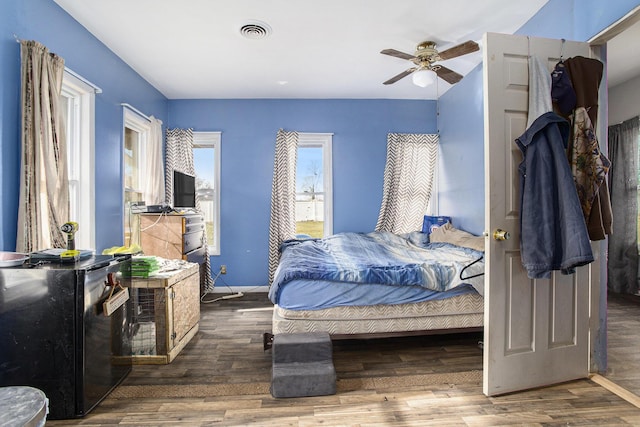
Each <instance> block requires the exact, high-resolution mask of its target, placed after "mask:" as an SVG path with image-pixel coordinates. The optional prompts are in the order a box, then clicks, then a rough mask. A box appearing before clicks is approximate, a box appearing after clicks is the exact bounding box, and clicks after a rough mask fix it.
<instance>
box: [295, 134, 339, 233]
mask: <svg viewBox="0 0 640 427" xmlns="http://www.w3.org/2000/svg"><path fill="white" fill-rule="evenodd" d="M332 140H333V135H332V134H318V133H299V134H298V161H297V164H296V234H301V235H307V236H311V237H325V236H329V235H331V234H333V203H332V201H333V191H332V165H331V142H332Z"/></svg>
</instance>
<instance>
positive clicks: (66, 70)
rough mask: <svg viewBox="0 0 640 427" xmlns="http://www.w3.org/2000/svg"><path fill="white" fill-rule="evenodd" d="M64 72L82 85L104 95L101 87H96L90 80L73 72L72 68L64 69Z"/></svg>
mask: <svg viewBox="0 0 640 427" xmlns="http://www.w3.org/2000/svg"><path fill="white" fill-rule="evenodd" d="M64 71H65V72H66V73H69V74H71V75H72V76H73V77H75V78H76V79H78V80H80V81H81V82H82V83H84V84H86V85H87V86H90V87H91V88H92V89H93V91H94V92H95V93H102V89H101V88H100V87H99V86H96V85H95V84H93V83H91V82H90V81H89V80H87V79H85V78H84V77H82V76H81V75H80V74H78V73H76V72H75V71H73V70H72V69H71V68H68V67H64Z"/></svg>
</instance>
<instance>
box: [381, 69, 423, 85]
mask: <svg viewBox="0 0 640 427" xmlns="http://www.w3.org/2000/svg"><path fill="white" fill-rule="evenodd" d="M417 69H418V67H411V68H409V69H408V70H404V71H403V72H401V73H400V74H398V75H397V76H393V77H391V78H390V79H389V80H387V81H386V82H384V83H383V84H384V85H390V84H393V83H395V82H397V81H398V80H400V79H402V78H404V77H407V76H408V75H409V74H411V73H413V72H414V71H415V70H417Z"/></svg>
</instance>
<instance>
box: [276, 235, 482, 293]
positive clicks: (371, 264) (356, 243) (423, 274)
mask: <svg viewBox="0 0 640 427" xmlns="http://www.w3.org/2000/svg"><path fill="white" fill-rule="evenodd" d="M425 240H426V235H423V234H421V233H415V234H414V233H412V234H410V235H407V236H401V235H396V234H392V233H388V232H372V233H367V234H362V233H339V234H335V235H333V236H330V237H327V238H324V239H317V240H304V241H290V242H285V244H283V247H282V255H281V257H280V264H279V266H278V269H277V270H276V272H275V275H274V280H273V283H272V285H271V288H270V290H269V298H270V299H271V301H272V302H274V303H276V304H277V301H278V296H279V292H280V289H281V288H282V287H283V286H284V285H285V284H286V283H288V282H290V281H292V280H295V279H312V280H331V281H347V282H353V283H362V284H367V283H377V284H390V285H397V286H422V287H424V288H427V289H431V290H435V291H446V290H449V289H453V288H455V287H457V286H459V285H461V284H463V283H470V284H472V285H473V286H474V287H476V289H478V288H477V286H479V283H483V282H484V279H483V277H479V278H476V279H475V282H476V283H473V280H474V279H472V280H462V279H460V272H461V271H462V269H463V268H464V267H466V266H468V265H469V264H471V263H472V262H473V261H475V260H477V259H479V258H481V257H482V255H483V253H482V252H478V251H475V250H473V249H469V248H463V247H459V246H455V245H451V244H448V243H428V242H425ZM483 270H484V263H483V262H478V263H476V264H474V265H473V266H472V267H470V268H469V269H467V270H466V271H465V277H468V276H470V275H474V274H478V273H482V272H483Z"/></svg>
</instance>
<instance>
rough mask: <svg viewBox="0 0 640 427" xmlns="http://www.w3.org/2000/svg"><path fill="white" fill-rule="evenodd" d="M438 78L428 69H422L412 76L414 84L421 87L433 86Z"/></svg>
mask: <svg viewBox="0 0 640 427" xmlns="http://www.w3.org/2000/svg"><path fill="white" fill-rule="evenodd" d="M436 78H437V75H436V73H435V72H434V71H432V70H430V69H428V68H421V69H419V70H417V71H415V72H414V73H413V75H412V76H411V79H412V80H413V84H414V85H416V86H420V87H427V86H429V85H432V84H433V83H434V82H435V81H436Z"/></svg>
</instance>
